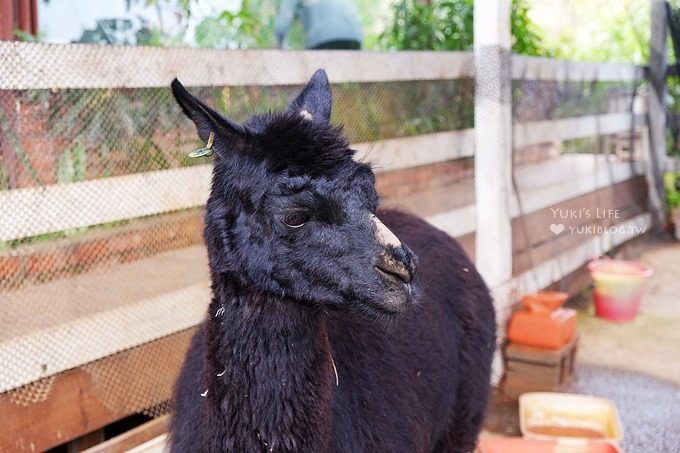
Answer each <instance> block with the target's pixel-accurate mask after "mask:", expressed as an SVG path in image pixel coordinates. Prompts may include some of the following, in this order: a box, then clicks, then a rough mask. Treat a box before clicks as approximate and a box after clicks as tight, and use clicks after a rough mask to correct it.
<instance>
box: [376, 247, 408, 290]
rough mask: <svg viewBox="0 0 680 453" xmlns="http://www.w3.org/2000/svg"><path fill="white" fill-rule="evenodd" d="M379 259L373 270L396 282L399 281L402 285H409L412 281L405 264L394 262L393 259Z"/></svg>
mask: <svg viewBox="0 0 680 453" xmlns="http://www.w3.org/2000/svg"><path fill="white" fill-rule="evenodd" d="M385 255H386V254H383V256H381V257H380V260H379V261H378V263H376V265H375V268H376V269H377V270H378V272H379V273H383V274H385V275H387V276H389V277H392V278H394V279H397V280H401V281H402V282H404V283H411V280H412V279H413V275H412V273H411V272H410V271H409V268H408V266H407V265H406V263H403V262H401V261H397V260H395V259H394V258H393V257H390V256H385Z"/></svg>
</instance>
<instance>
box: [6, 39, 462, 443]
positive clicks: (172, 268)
mask: <svg viewBox="0 0 680 453" xmlns="http://www.w3.org/2000/svg"><path fill="white" fill-rule="evenodd" d="M300 55H302V56H300ZM428 55H429V54H428V53H422V54H413V55H411V54H408V53H407V54H405V55H401V56H390V55H386V54H376V55H371V54H368V55H365V54H361V53H358V52H357V53H346V52H339V53H329V52H319V53H301V54H297V53H290V52H289V53H285V52H283V53H277V52H271V51H263V52H259V51H258V52H255V53H248V52H218V51H197V50H189V49H151V48H120V47H98V46H73V45H64V46H58V45H28V44H21V45H20V44H16V43H0V56H1V57H2V58H0V61H2V63H1V65H2V71H0V72H2V73H3V75H0V125H1V126H2V127H1V129H0V212H2V216H0V356H2V357H3V363H4V366H3V368H2V369H1V370H0V407H5V406H2V405H3V404H6V403H7V402H9V403H11V404H14V405H16V406H19V407H28V408H30V407H31V406H32V405H40V404H43V403H45V402H46V401H48V400H49V399H50V398H51V397H53V396H54V395H53V392H55V391H56V390H55V389H60V388H63V386H64V385H65V384H64V382H66V381H67V380H70V381H72V382H80V384H78V385H80V389H81V390H82V391H84V392H86V393H87V392H89V393H88V394H92V395H94V397H95V398H96V399H97V400H98V401H99V403H101V404H100V406H101V407H100V406H98V407H99V409H97V410H99V411H100V412H101V411H103V412H105V413H107V414H109V415H108V417H109V418H110V419H111V420H113V419H116V418H120V417H122V416H124V415H127V414H131V413H145V414H147V415H149V416H158V415H160V414H163V413H165V412H167V410H168V408H169V406H168V398H169V395H170V393H171V389H172V385H173V383H174V380H175V377H176V374H177V372H178V370H179V366H180V364H181V362H182V360H183V355H184V352H185V351H186V348H187V347H188V341H189V339H190V337H191V333H192V332H193V330H192V327H193V326H194V325H195V324H196V323H198V322H199V321H200V320H201V319H202V318H203V316H204V313H205V309H206V307H207V303H208V302H209V298H210V294H209V288H208V284H209V283H208V269H207V259H206V257H205V251H204V249H203V246H202V228H203V207H202V206H203V204H204V202H205V200H206V198H207V193H208V189H209V183H210V159H190V158H188V157H187V154H188V152H189V151H191V150H192V149H194V148H196V147H198V146H201V144H200V143H199V141H198V140H197V138H196V133H195V130H194V127H193V125H192V124H191V123H190V121H188V120H186V119H184V117H183V115H182V114H181V112H180V109H179V108H178V107H177V106H176V105H175V102H174V100H173V98H172V95H171V93H170V90H169V89H168V88H167V85H168V84H169V83H170V81H171V80H172V78H173V76H175V75H179V76H180V79H182V81H183V82H184V83H185V84H186V85H187V86H189V87H190V89H191V91H192V92H193V93H194V94H195V95H197V96H198V97H200V98H201V99H203V100H205V101H206V102H207V103H208V104H209V105H211V106H212V107H214V108H215V109H216V110H218V111H221V112H226V114H227V115H228V116H230V117H231V118H232V119H234V120H237V121H242V120H244V119H245V118H247V117H248V116H249V115H250V114H251V113H254V112H263V111H267V110H270V109H271V110H276V109H280V108H283V107H285V106H286V105H287V104H288V103H289V102H290V101H291V100H292V98H293V96H295V95H296V94H297V93H298V92H299V90H300V88H301V87H302V84H303V83H305V81H306V79H307V78H308V77H309V76H310V75H311V73H312V72H313V70H314V69H316V68H317V67H326V69H327V71H328V73H329V76H330V78H331V81H333V86H332V88H333V92H334V110H333V115H334V116H333V121H334V122H338V123H342V124H343V125H344V127H345V131H346V132H347V134H348V136H349V137H350V139H351V141H352V142H353V143H359V144H361V143H363V144H364V145H366V144H368V145H366V146H364V147H363V148H361V146H359V147H360V148H361V149H364V148H366V149H369V151H368V152H367V156H368V157H367V158H368V159H369V160H370V159H371V157H372V156H371V152H373V151H370V150H371V149H373V148H371V146H374V145H373V144H376V143H377V144H378V145H376V146H378V147H379V144H380V143H381V141H385V140H394V141H395V142H390V143H394V144H395V146H397V148H399V147H402V148H403V149H405V150H406V151H409V150H410V151H413V148H414V147H421V148H422V147H423V146H425V147H426V149H422V150H421V152H420V153H414V152H411V154H408V153H407V154H406V160H405V161H404V160H402V161H400V164H399V165H398V166H397V167H398V168H399V169H398V170H391V168H389V167H385V168H379V169H378V170H379V171H381V176H380V178H379V181H378V185H379V187H380V190H381V193H382V195H383V196H385V197H386V198H387V199H388V200H392V201H394V200H396V201H400V200H403V201H404V202H405V203H406V204H407V205H408V203H409V199H408V198H409V197H412V198H413V197H416V198H413V199H412V200H411V201H410V205H411V206H413V207H414V208H413V209H414V210H415V211H416V212H417V211H418V209H421V207H419V206H420V203H419V202H418V199H417V194H418V193H419V192H422V191H424V190H436V189H437V188H445V187H448V186H450V185H451V184H453V183H454V182H456V181H459V180H461V179H464V178H465V177H467V176H469V175H470V171H471V165H470V162H469V159H468V161H466V160H459V159H457V158H458V157H459V153H458V152H457V151H455V150H454V149H453V148H452V147H451V146H450V142H448V141H443V140H444V138H443V137H445V138H446V140H448V138H449V137H450V136H449V135H445V136H442V135H441V134H449V133H451V132H452V131H453V132H455V131H459V130H464V129H468V128H470V127H472V102H473V98H472V97H473V89H472V86H473V85H472V84H473V82H472V81H471V80H470V79H469V78H466V77H469V55H466V54H462V55H458V54H451V55H447V56H446V58H449V61H448V63H446V64H444V63H443V62H442V61H441V57H440V56H438V57H437V58H436V59H435V58H433V56H431V55H429V56H428ZM395 59H396V60H395ZM218 60H219V61H220V62H219V63H216V61H218ZM428 61H434V62H435V63H431V64H430V65H429V66H430V68H429V69H428V71H429V72H423V69H418V68H422V66H423V62H425V63H427V62H428ZM29 62H31V63H33V64H27V63H29ZM348 62H350V63H352V64H349V65H348V64H347V63H348ZM235 66H238V67H239V68H240V69H238V70H234V71H233V73H230V72H229V70H228V69H229V68H231V67H235ZM289 66H290V67H289ZM445 66H446V67H445ZM442 68H444V69H442ZM419 71H420V72H419ZM454 137H458V136H457V135H454ZM460 137H462V138H461V140H462V141H461V143H460V145H459V146H458V147H459V148H460V147H467V148H469V149H467V151H466V152H465V154H466V155H468V156H470V155H471V153H472V149H471V143H470V142H469V140H467V139H465V137H467V136H466V135H465V134H464V133H463V134H462V135H461V136H460ZM411 139H414V140H419V141H414V142H410V141H408V140H411ZM401 140H406V141H401ZM466 140H467V141H466ZM400 149H401V148H400ZM430 151H431V152H432V153H434V154H437V155H439V156H440V157H438V158H437V159H438V160H437V163H436V164H434V163H428V162H429V161H428V160H427V158H425V159H424V160H423V155H429V152H430ZM375 152H378V151H375ZM409 156H410V157H409ZM409 159H412V161H413V162H417V165H418V167H417V168H412V165H415V164H409V162H411V160H409ZM413 159H415V160H413ZM418 159H420V160H418ZM432 162H434V161H432ZM397 167H395V168H397ZM422 209H425V211H423V212H422V213H423V215H428V214H429V215H434V216H436V214H437V212H436V209H438V208H437V207H435V208H427V207H424V208H422ZM428 209H430V210H429V211H428ZM433 209H434V210H433ZM140 345H141V346H140ZM6 407H11V406H6ZM64 423H66V422H64ZM92 423H95V422H92ZM94 427H96V426H95V425H91V426H90V428H91V429H94ZM65 432H67V431H65ZM73 432H74V433H76V431H73ZM3 435H7V434H6V433H5V434H2V435H0V437H2V436H3ZM9 435H11V434H9ZM64 435H65V436H67V437H65V438H62V439H61V441H62V442H63V441H65V440H67V438H68V436H69V434H64ZM74 435H75V434H74ZM5 440H6V439H5ZM3 441H4V440H3ZM51 442H52V444H54V442H56V440H54V441H51ZM45 445H49V443H47V444H45Z"/></svg>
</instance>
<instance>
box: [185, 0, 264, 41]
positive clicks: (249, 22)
mask: <svg viewBox="0 0 680 453" xmlns="http://www.w3.org/2000/svg"><path fill="white" fill-rule="evenodd" d="M272 19H273V18H272V16H269V20H268V21H267V22H265V21H263V20H262V15H261V14H260V12H259V11H258V12H257V13H256V8H254V7H251V5H250V1H249V0H243V2H242V4H241V8H240V9H239V10H237V11H235V12H234V11H229V10H224V11H222V12H221V13H220V14H219V15H218V16H216V17H207V18H205V19H203V20H202V21H201V23H200V24H198V26H197V27H196V32H195V38H196V43H197V44H198V45H199V46H201V47H212V48H215V47H217V48H238V49H245V48H252V47H272V45H273V44H274V33H273V24H272Z"/></svg>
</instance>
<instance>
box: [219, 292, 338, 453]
mask: <svg viewBox="0 0 680 453" xmlns="http://www.w3.org/2000/svg"><path fill="white" fill-rule="evenodd" d="M216 295H217V294H216ZM211 313H212V314H211V317H210V321H209V326H208V361H209V367H208V368H209V381H211V382H209V383H208V384H209V385H208V389H209V391H214V392H215V396H216V398H215V397H213V398H212V399H211V401H217V402H219V406H217V407H216V409H217V411H218V412H219V413H220V415H222V416H224V417H225V421H227V422H228V423H230V424H233V423H235V422H239V423H240V424H241V425H242V426H240V427H239V428H237V429H236V430H234V431H237V432H240V433H245V436H246V437H248V436H250V437H249V438H247V439H242V440H236V441H235V442H237V443H236V444H235V447H239V445H238V442H241V441H242V442H243V443H242V445H241V446H242V447H244V448H245V447H248V448H255V447H254V446H253V445H252V443H254V442H255V441H257V442H258V443H260V444H261V445H259V448H261V449H264V450H269V449H273V450H274V451H286V450H289V451H304V450H306V449H307V448H310V449H312V448H318V447H319V446H321V445H324V444H327V443H328V442H329V438H330V432H329V428H328V427H329V426H330V420H331V418H332V408H331V390H332V385H335V377H334V376H335V375H334V372H333V367H334V365H333V364H332V358H331V355H330V346H329V343H328V336H327V333H326V327H325V318H324V315H323V314H322V312H321V311H320V310H318V309H315V308H312V307H306V306H303V305H301V304H299V303H295V302H293V301H287V300H280V299H276V298H272V297H271V296H267V295H263V294H261V293H258V292H255V291H248V290H244V289H243V288H237V287H235V286H227V287H222V288H221V290H220V293H219V296H218V297H215V299H214V300H213V303H212V304H211ZM225 412H226V413H225ZM303 440H304V445H303V444H302V441H303ZM265 447H266V448H265ZM236 449H238V448H236ZM244 451H245V450H244ZM249 451H250V450H249ZM310 451H312V450H310Z"/></svg>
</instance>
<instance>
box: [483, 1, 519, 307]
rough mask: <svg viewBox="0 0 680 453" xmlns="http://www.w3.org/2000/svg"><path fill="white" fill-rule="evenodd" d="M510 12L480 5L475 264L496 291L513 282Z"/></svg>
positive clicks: (503, 4) (499, 4)
mask: <svg viewBox="0 0 680 453" xmlns="http://www.w3.org/2000/svg"><path fill="white" fill-rule="evenodd" d="M510 7H511V0H476V1H475V18H474V30H475V31H474V40H475V82H476V83H475V196H476V205H477V232H476V240H475V261H476V266H477V267H478V269H479V271H480V272H481V274H482V276H483V277H484V279H485V280H486V283H487V285H489V287H490V288H492V289H493V288H497V287H499V286H500V285H502V284H504V283H506V282H508V281H509V280H510V278H511V276H512V231H511V223H510V220H511V217H510V195H511V193H512V184H511V171H512V97H511V81H512V80H511V76H512V71H511V67H510V61H511V58H510V56H511V54H510V49H511V38H510ZM506 302H507V301H497V303H499V304H501V305H504V304H505V303H506Z"/></svg>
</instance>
